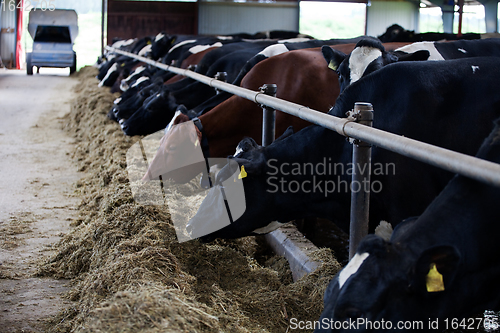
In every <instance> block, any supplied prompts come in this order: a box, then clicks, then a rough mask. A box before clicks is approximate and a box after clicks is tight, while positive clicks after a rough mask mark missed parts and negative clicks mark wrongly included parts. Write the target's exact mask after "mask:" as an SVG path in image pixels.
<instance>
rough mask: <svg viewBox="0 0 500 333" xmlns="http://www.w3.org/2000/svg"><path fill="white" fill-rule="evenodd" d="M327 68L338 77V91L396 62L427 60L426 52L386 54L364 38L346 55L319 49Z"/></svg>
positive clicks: (376, 42)
mask: <svg viewBox="0 0 500 333" xmlns="http://www.w3.org/2000/svg"><path fill="white" fill-rule="evenodd" d="M321 51H322V53H323V57H324V58H325V60H326V62H327V64H328V68H330V69H332V70H334V71H335V72H336V73H337V75H338V77H339V84H340V91H341V92H342V91H344V89H345V88H346V87H347V86H349V85H350V84H352V83H354V82H356V81H358V80H359V79H361V78H362V77H363V76H366V75H368V74H370V73H373V72H374V71H376V70H378V69H381V68H382V67H384V66H386V65H388V64H391V63H394V62H397V61H416V60H427V58H428V57H429V52H428V51H417V52H414V53H407V54H400V57H398V56H397V55H396V54H394V53H391V52H387V51H386V50H385V48H384V46H383V45H382V43H381V42H380V41H379V40H377V39H375V38H373V37H366V38H363V39H362V40H360V41H359V42H358V43H357V44H356V47H355V48H354V50H353V51H352V52H351V53H350V54H348V55H346V54H344V53H342V52H340V51H338V50H335V49H332V48H331V47H329V46H327V45H324V46H323V47H322V48H321Z"/></svg>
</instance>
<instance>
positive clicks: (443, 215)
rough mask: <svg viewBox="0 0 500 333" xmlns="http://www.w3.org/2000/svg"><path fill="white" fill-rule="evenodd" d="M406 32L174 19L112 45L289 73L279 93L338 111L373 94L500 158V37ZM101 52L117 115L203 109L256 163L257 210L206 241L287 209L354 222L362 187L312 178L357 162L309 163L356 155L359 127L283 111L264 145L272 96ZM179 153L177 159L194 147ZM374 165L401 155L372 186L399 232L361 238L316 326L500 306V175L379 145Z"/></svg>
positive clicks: (390, 113)
mask: <svg viewBox="0 0 500 333" xmlns="http://www.w3.org/2000/svg"><path fill="white" fill-rule="evenodd" d="M401 33H406V35H408V32H406V31H404V29H402V28H401V27H397V26H396V27H395V26H393V27H391V28H389V29H388V32H387V33H386V34H384V35H382V36H379V37H378V38H374V37H367V36H361V37H358V38H354V39H331V40H316V39H313V38H311V37H310V36H301V35H299V34H298V33H293V32H285V31H274V32H270V33H267V34H256V35H247V34H240V35H231V36H203V37H202V36H169V35H167V34H164V33H160V34H158V35H157V36H153V37H146V38H142V39H134V40H118V41H114V43H113V45H112V46H113V47H115V48H118V49H122V50H125V51H128V52H132V53H136V54H139V55H143V56H145V57H148V58H151V59H154V60H158V61H160V62H162V63H165V64H168V65H173V66H176V67H181V68H190V69H192V70H194V71H196V72H198V73H200V74H204V75H207V76H210V77H215V76H216V75H217V74H218V75H219V76H223V77H224V78H225V79H226V80H227V81H228V82H230V83H232V84H234V85H238V86H241V87H244V88H248V89H251V90H258V89H259V87H260V86H262V85H264V84H269V83H274V84H277V87H278V89H277V94H276V96H277V97H278V98H281V99H284V100H288V101H291V102H294V103H297V104H300V105H304V106H306V107H309V108H311V109H314V110H318V111H322V112H325V113H326V112H328V113H329V114H331V115H334V116H337V117H345V115H346V112H348V111H349V110H351V109H353V106H354V103H356V102H370V103H372V105H373V108H374V110H375V111H374V115H375V118H374V124H373V126H374V127H376V128H378V129H382V130H385V131H388V132H391V133H396V134H399V135H403V136H406V137H410V138H413V139H416V140H419V141H423V142H426V143H430V144H433V145H436V146H440V147H444V148H448V149H451V150H454V151H457V152H461V153H464V154H468V155H476V156H478V157H479V158H482V159H486V160H490V161H493V162H496V163H500V122H497V119H498V118H499V117H500V79H499V78H500V39H495V38H492V39H479V38H478V35H475V34H469V35H467V36H465V37H467V38H469V39H457V38H456V36H454V35H446V36H443V35H439V34H432V35H430V34H422V35H417V34H411V35H412V38H413V39H411V40H409V39H407V40H404V39H402V38H401ZM262 37H264V38H262ZM443 38H445V39H446V40H441V39H443ZM429 39H430V40H429ZM415 40H417V41H419V42H413V41H415ZM433 40H434V41H433ZM394 41H396V42H394ZM98 63H99V64H98V66H99V75H98V79H99V80H100V83H99V84H100V85H101V86H108V87H111V89H112V91H115V92H117V91H121V92H122V94H121V97H120V98H118V99H117V100H116V101H115V104H114V106H113V108H112V109H111V110H110V112H109V114H108V117H109V118H111V119H113V120H116V121H117V122H119V123H120V125H121V128H122V129H123V132H124V133H125V134H126V135H148V134H151V133H154V132H156V131H158V130H162V129H165V128H166V127H167V126H168V125H169V124H178V123H182V122H186V121H190V120H193V119H196V124H197V127H196V132H197V136H198V139H199V142H200V143H202V148H203V155H204V157H205V158H209V157H211V158H213V157H220V158H226V157H228V156H229V157H228V158H229V159H231V160H233V161H235V162H237V167H239V168H241V170H243V169H244V170H245V176H244V178H243V179H242V181H243V185H244V189H245V200H246V207H247V208H246V210H245V212H244V213H243V215H242V216H241V217H239V218H238V219H237V220H235V221H232V222H233V223H231V224H229V225H228V226H226V227H224V228H222V229H220V230H217V231H215V232H213V233H211V234H209V235H205V236H204V237H202V240H203V241H211V240H213V239H215V238H238V237H244V236H248V235H255V234H257V233H256V232H255V231H257V230H266V231H269V230H271V228H268V227H269V226H276V225H278V224H276V223H275V221H291V220H295V219H300V218H306V217H321V218H327V219H330V220H331V221H333V222H335V223H336V224H337V225H338V226H340V227H341V228H343V229H344V230H346V231H348V230H349V215H350V190H351V189H350V188H347V190H345V191H340V190H336V191H324V190H318V191H315V189H316V188H315V187H314V186H313V184H320V183H322V184H325V183H328V182H329V181H331V180H332V179H334V180H335V181H337V182H338V183H341V182H349V181H350V174H349V173H346V172H340V173H336V174H335V173H333V174H332V173H330V172H322V173H314V172H305V168H301V166H305V165H313V166H317V165H321V164H328V165H335V166H337V165H349V164H350V163H351V158H352V145H351V144H350V143H349V142H347V141H346V140H345V138H344V137H342V136H340V135H338V134H336V133H334V132H332V131H330V130H327V129H325V128H323V127H320V126H316V125H310V124H309V123H307V122H305V121H304V120H301V119H299V118H297V117H293V116H290V115H288V114H285V113H281V112H279V111H278V112H277V114H276V135H277V136H279V138H278V139H277V140H275V141H274V142H273V143H272V144H271V145H269V146H266V147H262V146H260V145H259V143H260V138H261V133H262V109H261V108H260V106H259V105H256V104H255V103H253V102H251V101H249V100H247V99H244V98H242V97H238V96H233V95H231V94H229V93H226V92H222V91H216V90H215V89H213V88H211V87H209V86H207V85H205V84H202V83H199V82H197V81H195V80H193V79H190V78H183V77H179V76H177V75H174V74H172V73H169V72H165V71H162V70H159V69H157V68H154V67H151V66H148V65H145V64H144V63H141V62H140V61H138V60H134V59H131V58H129V57H126V56H121V55H118V54H114V53H113V52H108V53H107V54H104V55H103V56H102V57H101V59H100V60H99V62H98ZM223 72H225V73H224V75H221V73H223ZM176 133H177V132H176ZM177 134H178V133H177ZM177 134H176V135H170V136H169V132H167V133H166V134H165V137H164V139H163V140H162V145H165V146H170V147H175V146H178V144H179V143H180V142H181V141H182V140H185V138H183V137H182V135H177ZM235 151H236V153H235ZM170 154H172V156H171V159H170V160H175V159H176V156H177V155H176V154H179V157H180V156H181V154H182V152H180V151H177V150H175V149H171V151H170ZM235 165H236V164H233V163H231V164H228V165H226V166H223V167H222V169H221V170H220V172H219V173H218V174H217V176H216V178H215V186H221V185H220V184H222V182H223V181H224V180H225V178H227V177H229V175H233V174H234V171H235V170H232V169H231V168H234V167H235ZM372 165H379V166H387V165H391V166H393V168H392V169H390V170H391V172H384V171H383V170H382V171H380V172H378V173H377V172H372V175H371V178H372V182H377V184H380V187H379V189H380V190H378V189H377V191H374V192H373V193H372V194H371V198H370V230H371V231H374V230H375V227H376V226H377V225H378V224H379V222H380V221H381V220H385V221H389V222H390V223H391V224H392V225H393V226H395V230H394V232H393V234H392V236H391V238H390V239H382V238H381V237H379V236H376V235H370V236H368V237H367V238H366V239H365V240H364V241H363V242H362V243H361V244H360V246H359V247H358V249H357V254H356V256H355V257H354V258H353V259H352V260H351V261H350V263H349V264H348V265H347V266H346V267H345V268H344V269H343V270H342V271H341V272H340V273H339V274H338V275H337V276H336V277H335V278H334V280H332V282H331V283H330V285H329V287H328V288H327V291H326V293H325V298H324V305H325V307H324V312H323V314H322V316H321V319H320V320H318V321H316V322H314V323H313V328H314V329H315V330H316V331H317V332H331V331H344V330H358V329H359V330H360V331H362V330H366V331H370V330H374V326H373V325H375V328H379V329H383V330H385V331H398V330H399V331H401V330H403V328H402V327H400V326H398V324H400V323H407V322H414V323H416V322H417V323H419V322H421V323H423V324H422V325H423V326H420V325H415V326H414V327H407V326H405V327H404V330H412V329H413V330H428V331H430V330H433V329H436V328H438V329H445V328H450V327H451V326H450V325H449V323H450V322H449V321H450V320H452V318H453V320H459V319H461V318H467V317H468V316H472V315H477V314H478V313H479V314H481V312H482V311H484V310H487V309H488V310H499V307H500V284H499V283H498V279H499V278H500V247H499V246H498V245H497V235H499V234H500V223H498V222H500V221H498V215H497V214H496V204H498V202H499V199H500V189H499V188H496V187H493V186H489V185H486V184H481V183H478V182H476V181H473V180H470V179H467V178H465V177H463V176H458V175H452V174H451V173H449V172H447V171H443V170H440V169H437V168H435V167H432V166H429V165H427V164H423V163H420V162H417V161H415V160H412V159H409V158H407V157H404V156H401V155H398V154H395V153H392V152H390V151H387V150H384V149H380V148H377V147H373V151H372ZM284 166H287V168H284ZM162 167H163V166H160V169H161V168H162ZM157 169H158V168H157ZM164 170H168V166H165V169H164ZM278 170H279V171H281V173H279V172H277V171H278ZM285 171H287V172H285ZM294 171H295V172H294ZM372 171H374V170H372ZM186 172H188V171H186ZM277 173H278V174H279V175H278V176H277V177H279V180H280V183H279V184H292V183H296V184H301V185H302V187H300V190H297V191H292V190H290V188H289V187H288V188H286V189H288V190H284V189H283V188H280V189H279V191H277V192H276V191H271V189H273V190H274V189H276V188H277V187H278V185H277V184H278V183H276V184H273V183H272V182H271V181H270V175H273V176H275V177H276V175H277ZM160 174H161V173H160ZM160 174H158V175H155V176H159V175H160ZM161 175H162V177H163V179H167V178H172V177H173V176H172V175H169V173H168V172H165V173H162V174H161ZM187 176H188V177H187V178H188V179H191V178H193V177H195V176H196V173H193V174H192V175H191V174H188V175H187ZM183 177H186V174H185V173H184V174H183ZM185 180H186V179H183V181H185ZM305 184H308V187H306V186H305ZM337 185H339V184H337ZM317 188H318V189H320V188H322V189H324V188H323V187H320V186H317ZM204 216H205V218H206V219H207V221H206V223H208V224H210V223H215V221H211V218H212V217H210V216H208V215H207V214H205V215H204ZM216 218H217V217H216V216H214V217H213V219H216ZM497 232H498V233H497ZM497 255H498V256H497ZM436 281H437V282H436ZM436 285H437V287H436ZM384 323H385V325H386V326H380V325H382V324H384ZM475 324H478V323H477V322H475ZM479 324H481V325H482V324H484V320H483V322H481V323H479ZM377 325H378V326H377ZM462 328H463V327H462ZM474 328H476V327H474Z"/></svg>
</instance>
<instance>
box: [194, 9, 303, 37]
mask: <svg viewBox="0 0 500 333" xmlns="http://www.w3.org/2000/svg"><path fill="white" fill-rule="evenodd" d="M267 30H291V31H298V30H299V6H298V2H273V3H258V2H254V3H249V2H246V3H244V2H239V3H235V2H200V3H199V20H198V33H199V34H208V35H212V34H232V33H240V32H245V33H252V34H253V33H256V32H259V31H267Z"/></svg>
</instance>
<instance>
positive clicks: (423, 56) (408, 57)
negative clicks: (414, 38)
mask: <svg viewBox="0 0 500 333" xmlns="http://www.w3.org/2000/svg"><path fill="white" fill-rule="evenodd" d="M395 55H396V56H397V57H398V61H426V60H427V59H429V57H430V55H431V54H430V53H429V51H427V50H420V51H416V52H413V53H404V52H396V53H395Z"/></svg>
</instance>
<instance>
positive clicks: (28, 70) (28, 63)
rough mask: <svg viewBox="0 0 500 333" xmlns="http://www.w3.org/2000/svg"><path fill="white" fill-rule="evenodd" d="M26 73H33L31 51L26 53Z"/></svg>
mask: <svg viewBox="0 0 500 333" xmlns="http://www.w3.org/2000/svg"><path fill="white" fill-rule="evenodd" d="M26 73H27V74H28V75H33V65H32V64H31V53H26Z"/></svg>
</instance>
